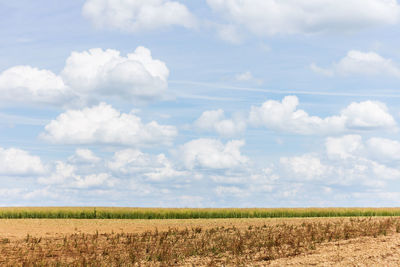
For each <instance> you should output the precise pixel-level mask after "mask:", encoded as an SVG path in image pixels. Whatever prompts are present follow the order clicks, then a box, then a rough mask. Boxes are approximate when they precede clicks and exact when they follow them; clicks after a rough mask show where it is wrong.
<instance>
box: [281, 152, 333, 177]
mask: <svg viewBox="0 0 400 267" xmlns="http://www.w3.org/2000/svg"><path fill="white" fill-rule="evenodd" d="M280 163H281V165H282V166H284V170H285V172H288V173H292V174H294V175H293V177H301V178H302V180H314V179H320V178H323V177H324V176H326V175H328V173H329V172H331V171H332V170H331V168H330V167H329V166H325V165H324V164H322V163H321V160H320V159H319V158H318V157H315V156H312V155H303V156H298V157H291V158H287V157H282V158H281V159H280Z"/></svg>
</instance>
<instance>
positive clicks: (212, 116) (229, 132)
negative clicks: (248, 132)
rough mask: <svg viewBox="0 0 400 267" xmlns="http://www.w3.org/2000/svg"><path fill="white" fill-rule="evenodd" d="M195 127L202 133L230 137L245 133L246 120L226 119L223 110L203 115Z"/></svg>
mask: <svg viewBox="0 0 400 267" xmlns="http://www.w3.org/2000/svg"><path fill="white" fill-rule="evenodd" d="M194 126H195V127H196V128H197V129H199V130H202V131H215V132H217V133H218V134H219V135H222V136H225V137H229V136H234V135H237V134H239V133H242V132H244V130H245V129H246V120H245V119H244V118H241V117H240V116H236V117H234V118H232V119H226V118H225V114H224V111H223V110H222V109H217V110H208V111H204V112H203V113H202V114H201V116H200V117H199V118H198V119H197V120H196V121H195V122H194Z"/></svg>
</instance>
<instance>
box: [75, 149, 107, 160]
mask: <svg viewBox="0 0 400 267" xmlns="http://www.w3.org/2000/svg"><path fill="white" fill-rule="evenodd" d="M100 160H101V159H100V158H99V157H97V156H96V155H95V154H94V153H93V152H92V151H91V150H89V149H82V148H78V149H76V150H75V154H74V155H73V156H71V157H69V158H68V161H69V162H72V163H97V162H99V161H100Z"/></svg>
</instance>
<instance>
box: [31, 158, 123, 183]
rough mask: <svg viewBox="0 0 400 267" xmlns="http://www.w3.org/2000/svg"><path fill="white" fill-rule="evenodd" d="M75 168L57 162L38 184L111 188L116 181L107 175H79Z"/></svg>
mask: <svg viewBox="0 0 400 267" xmlns="http://www.w3.org/2000/svg"><path fill="white" fill-rule="evenodd" d="M77 172H78V169H77V167H76V166H74V165H71V164H67V163H64V162H62V161H57V162H55V163H54V167H53V170H52V171H50V173H49V174H48V175H47V176H43V177H40V178H39V179H38V182H39V183H40V184H45V185H59V186H62V187H73V188H89V187H100V186H107V187H112V186H114V185H115V183H116V181H117V180H116V179H114V178H112V177H111V176H110V175H109V174H108V173H90V174H87V175H80V174H78V173H77Z"/></svg>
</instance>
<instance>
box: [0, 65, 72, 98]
mask: <svg viewBox="0 0 400 267" xmlns="http://www.w3.org/2000/svg"><path fill="white" fill-rule="evenodd" d="M73 98H74V95H73V93H72V92H71V91H70V90H69V88H68V86H66V85H65V83H64V81H63V80H62V79H61V77H59V76H57V75H56V74H54V73H53V72H51V71H49V70H40V69H37V68H33V67H30V66H15V67H11V68H9V69H6V70H5V71H3V72H2V73H0V101H1V102H3V103H8V102H9V101H12V102H18V103H32V102H33V103H36V104H51V105H56V104H64V103H65V102H67V101H70V100H71V99H73Z"/></svg>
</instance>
